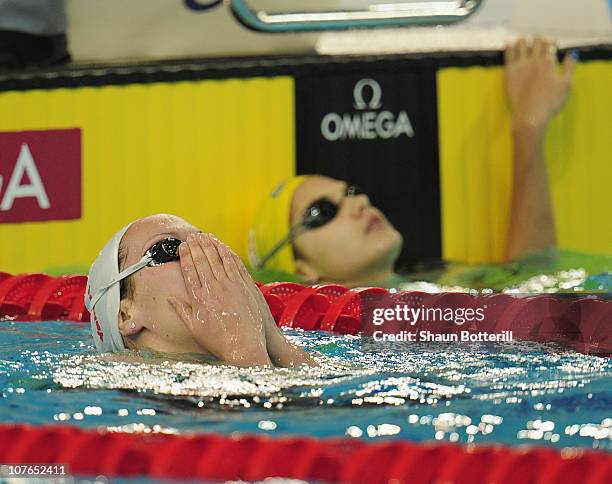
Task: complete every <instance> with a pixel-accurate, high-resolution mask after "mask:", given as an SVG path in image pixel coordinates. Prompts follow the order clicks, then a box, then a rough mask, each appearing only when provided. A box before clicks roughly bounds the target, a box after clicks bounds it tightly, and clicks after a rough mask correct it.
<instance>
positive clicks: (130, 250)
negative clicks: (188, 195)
mask: <svg viewBox="0 0 612 484" xmlns="http://www.w3.org/2000/svg"><path fill="white" fill-rule="evenodd" d="M197 232H200V231H199V230H198V229H196V228H195V227H194V226H193V225H190V224H189V223H187V222H186V221H185V220H183V219H182V218H179V217H176V216H174V215H165V214H161V215H153V216H151V217H147V218H143V219H140V220H138V221H136V222H134V223H133V224H132V225H131V226H130V228H129V229H128V231H127V232H126V233H125V235H124V236H123V239H122V241H121V249H122V250H123V251H124V253H125V254H126V257H125V260H123V261H122V264H121V267H120V270H122V269H123V268H125V267H128V266H130V265H132V264H135V263H136V262H138V261H139V260H140V259H141V258H142V257H143V255H144V254H145V253H146V252H147V250H149V248H150V247H151V246H152V245H154V244H155V243H157V242H159V241H161V240H164V239H166V238H168V237H173V238H175V239H179V240H181V241H185V240H187V236H188V235H190V234H194V233H197ZM130 279H131V284H132V287H133V289H134V290H133V294H131V297H129V298H125V299H123V300H122V301H121V309H120V315H119V331H120V332H121V334H122V335H123V336H124V341H126V344H128V345H130V346H132V347H136V348H143V347H146V348H150V349H153V350H156V351H161V352H165V353H206V352H205V351H204V350H203V349H202V348H201V347H200V346H199V345H198V344H197V343H196V342H195V340H194V339H193V336H192V335H191V332H190V331H189V329H188V328H187V327H186V326H185V324H184V323H183V322H182V320H181V318H180V317H179V316H178V314H177V313H176V312H175V311H174V309H173V308H172V306H170V304H169V303H168V298H169V297H174V298H177V299H180V300H182V301H187V300H189V297H188V295H187V289H186V288H185V283H184V281H183V275H182V272H181V266H180V262H179V261H172V262H167V263H165V264H160V265H155V266H152V267H148V266H147V267H145V268H143V269H141V270H139V271H138V272H136V273H135V274H133V275H132V276H130Z"/></svg>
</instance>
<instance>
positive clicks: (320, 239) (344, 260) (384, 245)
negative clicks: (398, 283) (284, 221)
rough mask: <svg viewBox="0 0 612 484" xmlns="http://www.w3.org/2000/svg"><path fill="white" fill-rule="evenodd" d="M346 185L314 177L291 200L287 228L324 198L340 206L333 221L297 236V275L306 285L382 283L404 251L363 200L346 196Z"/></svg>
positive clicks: (390, 227) (392, 231)
mask: <svg viewBox="0 0 612 484" xmlns="http://www.w3.org/2000/svg"><path fill="white" fill-rule="evenodd" d="M346 187H347V183H346V182H344V181H340V180H335V179H333V178H329V177H325V176H313V177H311V178H309V179H307V180H306V181H305V182H304V183H302V184H301V185H300V186H299V187H298V188H297V190H296V191H295V194H294V196H293V201H292V205H291V226H295V225H297V224H299V223H300V221H301V220H302V217H303V213H304V211H305V210H306V209H307V208H308V207H309V206H310V205H311V204H312V203H313V202H314V201H316V200H318V199H320V198H322V197H327V198H328V199H330V200H331V201H334V202H336V203H338V204H339V210H338V214H337V215H336V217H335V218H334V219H333V220H331V221H330V222H328V223H327V224H325V225H324V226H322V227H319V228H316V229H312V230H307V231H305V232H303V233H301V234H300V235H299V236H298V237H296V239H295V241H294V244H293V246H294V249H295V253H296V268H297V271H298V273H299V274H300V275H301V276H303V277H304V278H305V279H306V280H307V281H308V282H313V283H314V282H323V281H326V282H339V283H342V284H345V285H347V286H356V285H361V284H372V283H373V282H382V281H384V280H386V279H387V278H389V277H392V275H393V264H394V262H395V260H396V259H397V257H398V256H399V253H400V250H401V248H402V242H403V240H402V236H401V234H400V233H399V232H398V231H397V230H396V229H395V227H393V225H392V224H391V222H389V220H387V218H386V217H385V216H384V214H383V213H382V212H381V211H380V210H378V209H377V208H376V207H374V206H372V204H371V203H370V199H369V198H368V197H367V195H364V194H360V195H355V196H345V193H346Z"/></svg>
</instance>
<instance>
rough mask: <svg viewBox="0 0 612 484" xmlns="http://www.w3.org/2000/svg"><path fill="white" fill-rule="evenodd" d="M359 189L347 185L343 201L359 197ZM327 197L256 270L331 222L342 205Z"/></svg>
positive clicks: (312, 206)
mask: <svg viewBox="0 0 612 484" xmlns="http://www.w3.org/2000/svg"><path fill="white" fill-rule="evenodd" d="M360 193H361V192H360V191H359V187H357V186H356V185H347V187H346V190H345V193H344V196H343V197H342V201H343V200H344V199H345V198H347V197H354V196H355V195H359V194H360ZM342 201H340V203H336V202H334V201H333V200H330V199H329V198H327V197H322V198H318V199H317V200H315V201H314V202H312V203H311V204H310V205H309V206H308V207H307V208H306V210H304V215H303V216H302V221H301V222H300V223H299V224H297V225H296V226H294V227H293V228H292V229H291V230H289V234H287V236H286V237H285V238H284V239H282V240H281V241H280V242H279V243H278V244H276V245H275V246H274V247H272V249H271V250H270V251H269V252H268V253H267V254H266V255H265V257H263V258H262V259H261V260H260V261H259V263H258V264H257V265H256V267H255V269H257V270H259V269H263V267H264V266H265V265H266V264H267V263H268V262H269V261H270V260H271V259H272V258H273V257H274V256H275V255H276V254H277V253H278V251H279V250H281V249H282V248H283V247H284V246H285V245H287V244H289V243H291V242H293V240H294V239H295V238H296V237H297V236H298V235H300V234H303V233H304V232H306V231H307V230H312V229H317V228H319V227H323V226H324V225H326V224H328V223H329V222H331V221H332V220H333V219H334V218H336V215H338V210H340V205H341V204H342Z"/></svg>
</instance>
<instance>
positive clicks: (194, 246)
mask: <svg viewBox="0 0 612 484" xmlns="http://www.w3.org/2000/svg"><path fill="white" fill-rule="evenodd" d="M179 255H180V262H181V271H182V273H183V279H184V281H185V286H186V288H187V293H188V294H189V296H190V300H189V301H179V300H177V299H175V298H170V299H168V302H169V303H170V304H171V305H172V307H173V308H174V309H175V311H176V312H177V313H178V315H179V316H180V317H181V319H182V320H183V322H184V323H185V325H186V326H187V327H188V328H189V330H190V331H191V333H192V334H193V337H194V338H195V340H196V341H197V342H198V344H199V345H200V346H202V348H204V349H205V350H206V351H208V352H210V353H211V354H212V355H214V356H215V357H217V358H218V359H219V360H220V361H221V362H223V363H226V364H229V365H234V366H241V367H248V366H258V365H270V364H271V362H270V358H269V357H268V351H267V348H266V336H265V330H264V320H263V318H262V317H261V314H260V309H259V301H258V300H257V299H256V298H254V297H253V295H252V293H251V291H250V289H249V287H247V284H246V283H245V282H244V279H243V277H242V276H241V275H240V269H239V268H238V267H237V265H236V259H235V257H234V256H233V252H231V250H230V249H229V248H228V247H227V246H226V245H225V244H222V243H220V242H218V241H213V239H212V238H211V236H209V235H206V234H201V233H200V234H194V235H190V236H189V237H188V238H187V242H186V243H182V244H181V245H180V247H179Z"/></svg>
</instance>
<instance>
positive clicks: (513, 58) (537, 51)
mask: <svg viewBox="0 0 612 484" xmlns="http://www.w3.org/2000/svg"><path fill="white" fill-rule="evenodd" d="M556 54H557V47H556V46H555V44H554V43H553V42H551V41H549V40H547V39H545V38H544V37H541V36H535V37H534V38H533V39H532V40H529V39H527V38H525V37H521V38H520V39H519V40H517V41H516V42H514V43H510V44H507V46H506V48H505V50H504V62H505V64H506V65H508V64H510V63H512V62H517V61H520V60H528V59H532V58H534V59H548V60H555V56H556Z"/></svg>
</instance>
